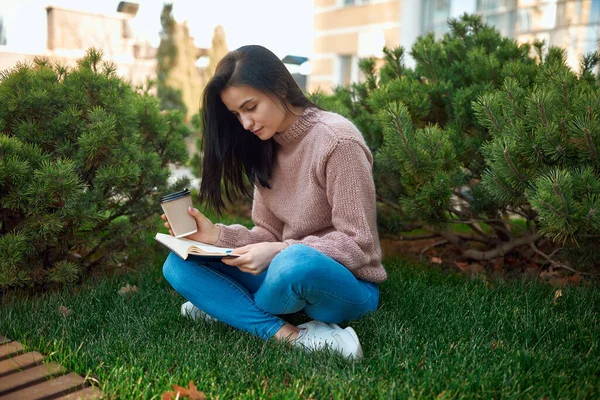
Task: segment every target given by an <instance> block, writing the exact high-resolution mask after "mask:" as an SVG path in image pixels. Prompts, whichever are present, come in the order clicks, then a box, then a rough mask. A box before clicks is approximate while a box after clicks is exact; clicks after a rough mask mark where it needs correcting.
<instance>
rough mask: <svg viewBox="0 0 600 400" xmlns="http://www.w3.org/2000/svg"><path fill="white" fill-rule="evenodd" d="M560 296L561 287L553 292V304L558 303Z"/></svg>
mask: <svg viewBox="0 0 600 400" xmlns="http://www.w3.org/2000/svg"><path fill="white" fill-rule="evenodd" d="M560 297H562V289H558V290H557V291H556V292H555V293H554V305H555V306H556V305H558V303H557V300H558V299H559V298H560Z"/></svg>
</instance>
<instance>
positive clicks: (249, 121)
mask: <svg viewBox="0 0 600 400" xmlns="http://www.w3.org/2000/svg"><path fill="white" fill-rule="evenodd" d="M240 119H241V120H242V126H243V127H244V129H245V130H247V131H249V130H250V128H252V126H253V125H254V121H252V119H251V118H249V117H247V116H244V115H240Z"/></svg>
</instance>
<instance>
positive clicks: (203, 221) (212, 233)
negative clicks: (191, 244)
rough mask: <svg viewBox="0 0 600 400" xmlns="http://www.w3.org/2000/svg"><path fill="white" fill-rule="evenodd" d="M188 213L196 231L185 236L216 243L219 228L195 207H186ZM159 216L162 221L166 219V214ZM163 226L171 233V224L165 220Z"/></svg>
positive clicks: (207, 242) (203, 241)
mask: <svg viewBox="0 0 600 400" xmlns="http://www.w3.org/2000/svg"><path fill="white" fill-rule="evenodd" d="M188 213H189V214H190V215H191V216H192V217H194V219H195V220H196V227H197V228H198V231H197V232H195V233H192V234H191V235H187V236H185V237H186V238H187V239H191V240H195V241H197V242H202V243H206V244H215V243H217V240H219V235H220V233H221V228H219V227H218V226H216V225H215V224H213V223H212V222H211V221H210V219H208V218H206V217H205V216H204V214H202V213H201V212H200V211H198V209H197V208H192V207H190V208H188ZM160 218H162V219H163V220H164V221H167V216H166V215H165V214H163V215H161V216H160ZM165 226H166V227H167V228H168V229H169V233H170V234H171V235H173V231H172V230H171V225H170V224H169V222H168V221H167V222H165Z"/></svg>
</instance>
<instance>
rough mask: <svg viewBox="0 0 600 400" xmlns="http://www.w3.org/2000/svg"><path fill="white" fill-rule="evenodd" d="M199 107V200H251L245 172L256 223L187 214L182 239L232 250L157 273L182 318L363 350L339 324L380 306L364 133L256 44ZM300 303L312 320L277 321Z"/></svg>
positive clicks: (380, 274) (234, 58) (173, 258)
mask: <svg viewBox="0 0 600 400" xmlns="http://www.w3.org/2000/svg"><path fill="white" fill-rule="evenodd" d="M202 111H203V122H204V138H203V150H204V166H203V173H202V183H201V188H200V198H201V201H203V202H205V203H206V204H207V205H208V206H209V207H212V208H214V209H216V210H217V211H220V210H222V208H223V206H224V201H223V197H222V189H223V190H224V192H225V195H226V196H227V197H228V199H232V198H234V197H235V196H236V195H239V194H243V195H248V196H249V195H250V192H249V189H248V188H247V186H246V185H245V184H244V178H247V179H248V180H249V182H252V183H253V186H254V194H253V206H252V220H253V222H254V224H255V227H254V228H253V229H250V230H249V229H247V228H245V227H243V226H241V225H229V226H226V225H222V224H213V223H212V222H211V221H210V220H209V219H208V218H206V217H205V216H204V215H202V214H201V213H200V212H199V211H198V210H197V209H190V210H189V213H190V214H191V215H192V216H193V217H194V218H195V219H196V222H197V225H198V232H197V233H195V234H192V235H190V236H189V238H190V239H193V240H197V241H200V242H204V243H209V244H214V245H216V246H220V247H230V248H235V250H234V251H233V253H235V254H239V257H237V258H231V259H223V260H222V261H204V260H202V261H198V260H193V259H191V260H188V261H184V260H182V259H181V258H179V257H178V256H177V255H175V254H170V255H169V257H168V258H167V260H166V262H165V264H164V267H163V272H164V275H165V277H166V279H167V280H168V281H169V282H170V283H171V285H172V286H173V287H174V289H175V290H176V291H178V292H179V293H181V294H182V295H183V297H185V298H186V299H188V300H189V302H187V303H185V304H184V305H183V306H182V313H183V314H184V315H190V316H192V317H198V316H200V317H202V318H206V319H210V318H211V317H213V318H214V319H217V320H219V321H222V322H225V323H227V324H229V325H231V326H233V327H235V328H237V329H240V330H243V331H247V332H250V333H252V334H254V335H256V336H258V337H261V338H263V339H265V340H267V339H270V338H275V339H278V340H283V341H288V342H290V343H291V344H293V345H296V346H299V347H303V348H306V349H309V350H317V349H323V348H328V349H330V350H333V351H336V352H339V353H341V354H342V355H344V356H345V357H347V358H353V359H356V358H360V357H362V349H361V345H360V341H359V339H358V336H357V335H356V332H355V331H354V330H353V329H352V328H350V327H347V328H345V329H342V328H341V327H340V326H339V325H337V324H338V323H342V322H344V321H348V320H351V319H356V318H359V317H360V316H362V315H364V314H366V313H368V312H372V311H375V310H376V308H377V304H378V301H379V289H378V284H379V283H380V282H382V281H384V280H385V279H386V272H385V270H384V268H383V266H382V265H381V248H380V245H379V238H378V235H377V228H376V215H375V188H374V183H373V178H372V156H371V153H370V151H369V149H368V148H367V146H366V145H365V142H364V140H363V138H362V136H361V134H360V132H359V131H358V130H357V129H356V127H355V126H354V125H353V124H352V123H351V122H349V121H348V120H346V119H345V118H343V117H341V116H339V115H337V114H334V113H329V112H325V111H323V110H321V109H319V108H318V107H316V106H315V105H314V104H313V103H311V102H310V101H309V100H308V99H307V98H306V97H305V96H304V94H303V93H302V91H301V90H300V88H299V87H298V85H297V84H296V82H295V81H294V79H293V78H292V76H291V74H290V73H289V71H288V70H287V68H286V67H285V66H284V64H283V63H282V62H281V61H280V60H279V59H278V58H277V56H275V55H274V54H273V53H272V52H270V51H269V50H267V49H265V48H264V47H261V46H244V47H241V48H239V49H237V50H234V51H232V52H230V53H229V54H227V55H226V56H225V57H224V58H223V59H222V60H221V62H220V63H219V65H218V66H217V70H216V72H215V75H214V77H213V78H212V79H211V80H210V81H209V83H208V84H207V86H206V89H205V90H204V94H203V105H202ZM162 218H163V219H164V220H165V221H166V217H165V215H163V216H162ZM165 226H166V227H167V228H170V225H169V224H168V222H166V223H165ZM301 310H302V311H304V312H305V313H306V314H307V315H308V316H309V317H310V318H313V319H314V321H310V322H308V323H306V324H302V325H300V326H298V327H296V326H294V325H291V324H289V323H286V322H285V321H284V320H282V319H281V318H279V317H278V315H282V314H289V313H295V312H298V311H301Z"/></svg>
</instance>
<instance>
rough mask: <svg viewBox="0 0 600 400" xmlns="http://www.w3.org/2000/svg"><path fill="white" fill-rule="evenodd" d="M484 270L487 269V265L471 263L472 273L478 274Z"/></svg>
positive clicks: (470, 269)
mask: <svg viewBox="0 0 600 400" xmlns="http://www.w3.org/2000/svg"><path fill="white" fill-rule="evenodd" d="M484 270H485V267H484V266H483V265H481V264H479V263H473V264H469V271H470V272H471V273H472V274H478V273H480V272H483V271H484Z"/></svg>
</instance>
